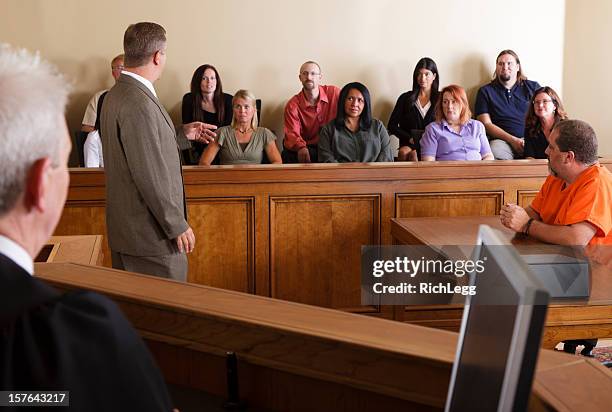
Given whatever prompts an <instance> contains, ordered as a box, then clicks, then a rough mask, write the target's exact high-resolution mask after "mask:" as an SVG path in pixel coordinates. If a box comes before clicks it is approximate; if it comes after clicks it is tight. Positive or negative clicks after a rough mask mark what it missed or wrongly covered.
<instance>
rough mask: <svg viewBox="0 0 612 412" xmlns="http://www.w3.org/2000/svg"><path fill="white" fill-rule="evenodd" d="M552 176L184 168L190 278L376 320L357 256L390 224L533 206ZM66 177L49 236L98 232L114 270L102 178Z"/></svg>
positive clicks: (391, 167)
mask: <svg viewBox="0 0 612 412" xmlns="http://www.w3.org/2000/svg"><path fill="white" fill-rule="evenodd" d="M602 163H604V164H605V165H607V166H608V167H610V165H611V164H612V161H603V162H602ZM547 173H548V170H547V167H546V162H544V161H516V162H513V161H508V162H433V163H432V164H426V163H423V162H419V163H410V162H405V163H402V164H399V163H398V164H348V165H324V164H312V165H290V166H281V167H277V165H268V166H239V167H238V166H237V167H232V166H213V167H209V168H204V167H187V168H185V169H184V173H183V174H184V181H185V192H186V196H187V206H188V214H189V224H190V225H191V227H192V228H193V230H194V232H195V234H196V248H195V251H194V252H193V254H191V255H190V256H189V275H188V281H189V282H193V283H199V284H204V285H211V286H215V287H220V288H224V289H231V290H236V291H240V292H247V293H254V294H258V295H263V296H272V297H275V298H280V299H287V300H291V301H296V302H302V303H307V304H313V305H318V306H324V307H329V308H338V309H344V310H350V311H356V312H366V313H368V312H372V311H373V312H378V313H379V315H380V314H381V312H380V311H379V309H377V308H364V307H360V288H359V284H360V266H359V265H360V253H361V246H362V245H368V244H391V243H392V238H391V224H390V219H391V218H393V217H423V216H431V217H440V216H487V215H495V214H498V213H499V210H500V208H501V206H502V205H503V204H504V203H505V202H512V203H519V204H522V205H527V204H529V203H530V202H531V200H532V199H533V196H535V193H537V190H538V189H539V187H540V186H541V184H542V183H543V181H544V179H545V178H546V176H547ZM70 174H71V183H70V185H71V186H70V190H69V194H68V201H67V204H66V207H65V208H64V213H63V215H62V218H61V220H60V223H59V226H58V228H57V230H56V232H55V235H85V234H101V235H104V244H103V252H104V265H105V266H110V252H109V250H108V247H107V242H106V239H107V238H106V225H105V187H104V184H105V179H104V171H103V170H86V169H71V171H70ZM384 316H386V315H384Z"/></svg>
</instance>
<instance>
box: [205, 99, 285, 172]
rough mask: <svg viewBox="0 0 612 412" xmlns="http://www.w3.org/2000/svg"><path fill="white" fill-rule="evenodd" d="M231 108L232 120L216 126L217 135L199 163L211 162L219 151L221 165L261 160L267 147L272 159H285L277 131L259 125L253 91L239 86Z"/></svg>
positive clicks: (252, 162)
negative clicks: (278, 144) (277, 144)
mask: <svg viewBox="0 0 612 412" xmlns="http://www.w3.org/2000/svg"><path fill="white" fill-rule="evenodd" d="M232 111H233V118H232V124H231V125H230V126H225V127H222V128H220V129H219V130H217V133H216V134H217V138H216V139H215V140H214V141H213V142H212V143H210V144H209V145H208V147H207V148H206V150H205V151H204V153H203V154H202V157H201V158H200V165H203V166H210V164H211V163H212V161H213V160H214V158H215V156H216V155H217V153H219V159H220V162H221V164H222V165H239V164H260V163H261V161H262V160H263V154H264V151H265V153H266V155H267V156H268V160H269V161H270V163H282V160H281V155H280V152H279V151H278V148H277V147H276V136H275V135H274V133H272V132H271V131H270V130H268V129H266V128H265V127H258V126H257V110H256V108H255V96H254V95H253V93H251V92H249V91H248V90H238V91H237V92H236V94H235V95H234V98H233V99H232Z"/></svg>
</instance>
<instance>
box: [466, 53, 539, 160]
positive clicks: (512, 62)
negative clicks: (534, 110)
mask: <svg viewBox="0 0 612 412" xmlns="http://www.w3.org/2000/svg"><path fill="white" fill-rule="evenodd" d="M496 63H497V66H496V69H495V77H494V78H493V80H492V81H491V83H489V84H487V85H485V86H482V87H481V88H480V90H478V96H476V107H475V113H476V118H477V119H478V120H480V121H481V122H482V123H484V125H485V129H486V131H487V136H489V140H491V151H492V152H493V156H495V158H496V159H499V160H510V159H516V158H521V157H523V148H524V146H525V141H524V139H523V137H524V136H523V134H524V131H525V115H526V114H527V109H528V108H529V105H530V104H531V100H532V98H533V93H534V92H535V91H536V90H537V89H538V88H539V87H540V85H539V84H538V82H534V81H531V80H527V77H526V76H525V75H524V74H523V73H522V71H521V62H520V60H519V58H518V55H517V54H516V53H515V52H514V51H512V50H503V51H502V52H501V53H499V55H498V56H497V61H496Z"/></svg>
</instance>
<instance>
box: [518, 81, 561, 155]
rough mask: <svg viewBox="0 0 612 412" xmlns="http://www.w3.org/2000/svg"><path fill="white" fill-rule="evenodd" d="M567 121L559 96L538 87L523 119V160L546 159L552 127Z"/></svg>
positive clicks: (546, 88) (545, 87)
mask: <svg viewBox="0 0 612 412" xmlns="http://www.w3.org/2000/svg"><path fill="white" fill-rule="evenodd" d="M565 119H567V113H566V112H565V110H564V109H563V103H562V102H561V98H559V95H558V94H557V93H556V92H555V91H554V90H553V89H552V88H550V87H548V86H544V87H540V88H539V89H537V90H536V91H535V92H534V93H533V101H532V104H530V105H529V109H528V110H527V117H526V119H525V133H524V136H525V158H526V159H546V158H547V156H546V153H545V151H546V148H547V147H548V137H549V136H550V132H552V129H553V127H555V125H556V124H557V123H559V122H560V121H561V120H565Z"/></svg>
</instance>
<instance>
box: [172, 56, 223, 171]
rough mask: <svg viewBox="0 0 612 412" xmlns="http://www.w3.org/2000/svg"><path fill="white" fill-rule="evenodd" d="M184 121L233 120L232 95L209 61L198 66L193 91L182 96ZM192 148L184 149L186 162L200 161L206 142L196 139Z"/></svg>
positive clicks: (193, 81)
mask: <svg viewBox="0 0 612 412" xmlns="http://www.w3.org/2000/svg"><path fill="white" fill-rule="evenodd" d="M181 111H182V115H183V124H187V123H191V122H196V121H197V122H204V123H208V124H214V125H215V126H217V127H222V126H228V125H229V124H230V123H231V122H232V96H231V95H229V94H227V93H223V86H222V84H221V78H220V77H219V73H218V72H217V69H216V68H215V67H214V66H212V65H210V64H203V65H202V66H200V67H198V68H197V69H196V71H195V72H194V73H193V77H192V78H191V92H189V93H187V94H186V95H185V96H183V104H182V107H181ZM192 144H193V150H191V151H186V152H187V153H183V155H184V157H185V163H187V164H195V165H197V164H198V161H199V159H200V156H201V155H202V152H203V151H204V149H205V148H206V146H207V145H206V144H205V143H201V142H193V143H192Z"/></svg>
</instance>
